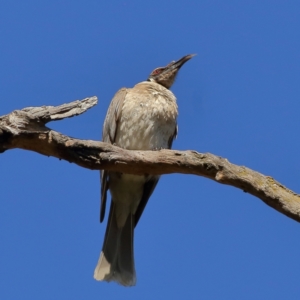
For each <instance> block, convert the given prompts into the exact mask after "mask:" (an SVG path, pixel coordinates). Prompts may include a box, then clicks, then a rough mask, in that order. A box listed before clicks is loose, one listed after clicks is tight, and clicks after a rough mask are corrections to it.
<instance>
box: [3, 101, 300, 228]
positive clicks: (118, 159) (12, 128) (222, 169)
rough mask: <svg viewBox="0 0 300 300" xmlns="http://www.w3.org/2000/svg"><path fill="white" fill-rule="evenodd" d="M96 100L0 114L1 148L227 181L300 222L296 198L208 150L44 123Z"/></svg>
mask: <svg viewBox="0 0 300 300" xmlns="http://www.w3.org/2000/svg"><path fill="white" fill-rule="evenodd" d="M96 104H97V98H96V97H91V98H86V99H84V100H81V101H74V102H71V103H68V104H64V105H61V106H57V107H53V106H43V107H27V108H24V109H22V110H18V111H13V112H12V113H10V114H8V115H5V116H2V117H0V152H4V151H6V150H9V149H14V148H20V149H25V150H31V151H35V152H38V153H40V154H43V155H47V156H54V157H57V158H59V159H64V160H67V161H69V162H72V163H75V164H77V165H79V166H81V167H84V168H88V169H91V170H109V171H118V172H123V173H131V174H145V173H148V174H159V175H160V174H170V173H182V174H194V175H199V176H204V177H207V178H210V179H212V180H214V181H216V182H219V183H222V184H227V185H231V186H234V187H237V188H239V189H241V190H242V191H244V192H247V193H249V194H252V195H253V196H255V197H258V198H259V199H261V200H262V201H263V202H265V203H266V204H268V205H269V206H271V207H273V208H274V209H276V210H277V211H279V212H281V213H283V214H284V215H286V216H288V217H290V218H292V219H294V220H296V221H298V222H300V196H299V195H297V194H296V193H294V192H293V191H291V190H289V189H288V188H286V187H285V186H283V185H282V184H280V183H279V182H277V181H276V180H274V179H273V178H272V177H269V176H264V175H262V174H260V173H258V172H255V171H253V170H251V169H249V168H247V167H244V166H237V165H234V164H232V163H230V162H229V161H228V160H227V159H225V158H221V157H218V156H216V155H213V154H210V153H205V154H203V153H199V152H196V151H177V150H160V151H130V150H125V149H121V148H118V147H116V146H113V145H110V144H106V143H103V142H96V141H90V140H79V139H74V138H71V137H68V136H65V135H63V134H61V133H58V132H56V131H54V130H51V129H50V128H47V127H46V126H45V124H46V123H47V122H49V121H53V120H61V119H63V118H67V117H72V116H75V115H78V114H81V113H83V112H85V111H86V110H87V109H89V108H91V107H92V106H94V105H96Z"/></svg>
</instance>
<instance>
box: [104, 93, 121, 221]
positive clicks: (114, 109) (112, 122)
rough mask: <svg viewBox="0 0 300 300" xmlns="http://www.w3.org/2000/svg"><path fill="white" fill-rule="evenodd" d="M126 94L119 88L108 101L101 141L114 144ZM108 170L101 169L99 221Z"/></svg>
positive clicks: (105, 191) (106, 186) (106, 188)
mask: <svg viewBox="0 0 300 300" xmlns="http://www.w3.org/2000/svg"><path fill="white" fill-rule="evenodd" d="M126 94H127V89H126V88H122V89H120V90H119V91H118V92H117V93H116V94H115V96H114V97H113V99H112V100H111V102H110V105H109V107H108V110H107V114H106V117H105V120H104V124H103V131H102V141H103V142H105V143H110V144H114V142H115V138H116V135H117V128H118V122H119V120H120V117H121V112H122V106H123V103H124V99H125V97H126ZM107 177H108V172H107V171H101V209H100V222H102V221H103V219H104V216H105V207H106V194H107V190H108V180H107V179H108V178H107Z"/></svg>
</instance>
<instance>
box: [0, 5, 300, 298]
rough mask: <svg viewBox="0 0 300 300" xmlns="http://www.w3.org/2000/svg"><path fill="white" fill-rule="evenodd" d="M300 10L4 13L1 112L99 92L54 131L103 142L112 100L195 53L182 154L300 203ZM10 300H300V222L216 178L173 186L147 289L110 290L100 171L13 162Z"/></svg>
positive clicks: (139, 241) (144, 250)
mask: <svg viewBox="0 0 300 300" xmlns="http://www.w3.org/2000/svg"><path fill="white" fill-rule="evenodd" d="M299 28H300V3H299V1H290V0H285V1H283V0H281V1H276V0H272V1H271V0H269V1H268V0H260V1H255V0H253V1H231V0H229V1H217V0H215V1H213V0H206V1H176V2H175V1H157V0H153V1H148V2H144V1H99V0H98V1H77V0H73V1H55V0H52V1H46V0H44V1H20V0H15V1H1V3H0V37H1V47H0V69H1V72H0V87H1V88H0V96H1V100H0V114H1V115H3V114H6V113H9V112H11V111H13V110H15V109H21V108H24V107H28V106H41V105H60V104H62V103H66V102H69V101H73V100H76V99H82V98H85V97H88V96H93V95H96V96H98V98H99V104H98V105H97V106H96V107H94V108H93V109H91V110H89V111H88V112H87V113H85V114H84V115H81V116H78V117H75V118H71V119H65V120H63V121H59V122H56V123H50V124H49V126H50V127H51V128H53V129H55V130H57V131H59V132H62V133H64V134H67V135H70V136H73V137H77V138H82V139H93V140H99V139H100V136H101V130H102V123H103V120H104V116H105V113H106V109H107V107H108V104H109V102H110V100H111V98H112V97H113V95H114V93H115V92H116V91H117V90H118V89H119V88H121V87H124V86H125V87H132V86H133V85H134V84H136V83H138V82H139V81H142V80H144V79H146V78H147V76H148V74H149V73H150V72H151V71H152V70H153V69H154V68H156V67H159V66H164V65H166V64H167V63H169V62H170V61H172V60H176V59H179V58H180V57H182V56H183V55H186V54H190V53H197V56H196V57H194V58H193V59H192V60H191V61H189V62H188V63H187V64H186V65H185V66H184V67H183V68H182V69H181V70H180V73H179V76H178V78H177V81H176V82H175V84H174V87H173V88H172V91H173V92H174V93H175V95H176V96H177V99H178V106H179V113H180V115H179V118H178V123H179V135H178V138H177V140H176V141H175V142H174V144H173V148H174V149H180V150H187V149H193V150H197V151H199V152H211V153H214V154H217V155H219V156H222V157H225V158H227V159H228V160H229V161H231V162H233V163H236V164H239V165H245V166H247V167H249V168H252V169H254V170H256V171H259V172H261V173H263V174H265V175H270V176H272V177H274V178H275V179H277V180H278V181H280V182H281V183H283V184H284V185H286V186H287V187H289V188H290V189H292V190H294V191H295V192H299V191H300V188H299V178H298V175H299V171H300V160H299V159H298V155H299V152H300V138H299V132H298V129H299V126H300V118H299V111H300V101H299V99H300V85H299V82H300V57H299V53H300V31H299ZM0 165H1V170H2V172H1V174H2V175H1V194H2V197H1V210H0V240H1V243H0V254H1V255H0V256H1V257H0V270H1V272H0V297H1V299H45V300H46V299H120V298H121V297H122V299H131V300H133V299H299V297H300V284H299V282H300V273H299V269H300V262H299V248H300V239H299V231H300V227H299V224H298V223H296V222H295V221H293V220H291V219H288V218H287V217H285V216H283V215H281V214H279V213H278V212H276V211H275V210H273V209H271V208H269V207H268V206H266V205H265V204H264V203H262V202H261V201H260V200H259V199H256V198H254V197H253V196H250V195H248V194H246V193H243V192H242V191H240V190H237V189H235V188H233V187H228V186H223V185H221V184H218V183H215V182H213V181H210V180H208V179H205V178H201V177H196V176H191V175H180V174H173V175H168V176H163V178H162V179H161V181H160V182H159V184H158V186H157V188H156V191H155V192H154V194H153V196H152V197H151V200H150V201H149V203H148V206H147V208H146V210H145V212H144V214H143V217H142V219H141V221H140V223H139V225H138V227H137V229H136V233H135V260H136V269H137V276H138V280H137V285H136V287H134V288H123V287H121V286H118V285H117V284H114V283H110V284H107V283H103V282H96V281H94V279H93V270H94V267H95V265H96V262H97V260H98V256H99V252H100V249H101V246H102V241H103V235H104V230H105V227H106V220H105V223H103V224H100V223H99V221H98V220H99V193H100V187H99V175H98V172H96V171H90V170H86V169H83V168H80V167H78V166H76V165H74V164H70V163H67V162H64V161H59V160H58V159H55V158H48V157H44V156H41V155H38V154H36V153H33V152H26V151H21V150H13V151H7V152H6V153H3V154H1V155H0Z"/></svg>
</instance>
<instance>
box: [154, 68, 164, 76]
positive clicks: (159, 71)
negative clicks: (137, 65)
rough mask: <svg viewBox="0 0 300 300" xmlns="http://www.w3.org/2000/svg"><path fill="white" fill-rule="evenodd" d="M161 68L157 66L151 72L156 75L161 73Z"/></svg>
mask: <svg viewBox="0 0 300 300" xmlns="http://www.w3.org/2000/svg"><path fill="white" fill-rule="evenodd" d="M161 71H162V69H161V68H159V69H155V70H154V71H153V72H152V75H157V74H159V73H161Z"/></svg>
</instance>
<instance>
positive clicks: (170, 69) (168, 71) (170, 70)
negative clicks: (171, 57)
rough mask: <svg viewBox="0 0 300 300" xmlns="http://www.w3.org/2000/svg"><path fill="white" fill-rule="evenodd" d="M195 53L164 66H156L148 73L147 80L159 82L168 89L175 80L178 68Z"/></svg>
mask: <svg viewBox="0 0 300 300" xmlns="http://www.w3.org/2000/svg"><path fill="white" fill-rule="evenodd" d="M195 55H196V54H189V55H186V56H184V57H182V58H181V59H179V60H177V61H172V62H170V63H169V64H168V65H167V66H166V67H160V68H156V69H155V70H153V71H152V72H151V74H150V75H149V78H148V81H152V82H156V83H158V84H161V85H162V86H164V87H165V88H167V89H169V88H170V87H171V86H172V84H173V83H174V81H175V78H176V75H177V73H178V71H179V69H180V68H181V67H182V66H183V65H184V63H186V62H187V61H188V60H190V59H191V58H192V57H193V56H195Z"/></svg>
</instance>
